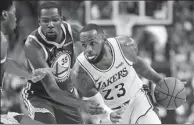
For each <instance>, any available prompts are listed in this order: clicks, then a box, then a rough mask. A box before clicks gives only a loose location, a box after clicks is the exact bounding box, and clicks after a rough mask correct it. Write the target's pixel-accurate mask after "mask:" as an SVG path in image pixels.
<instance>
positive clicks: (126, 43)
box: [116, 36, 138, 62]
mask: <svg viewBox="0 0 194 125" xmlns="http://www.w3.org/2000/svg"><path fill="white" fill-rule="evenodd" d="M116 39H117V41H118V42H119V43H120V45H121V49H122V51H123V53H124V55H125V57H126V58H127V59H128V60H130V61H132V62H136V60H137V55H138V46H137V44H136V42H135V40H134V39H133V38H131V37H128V36H120V37H116Z"/></svg>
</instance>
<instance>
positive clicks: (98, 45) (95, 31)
mask: <svg viewBox="0 0 194 125" xmlns="http://www.w3.org/2000/svg"><path fill="white" fill-rule="evenodd" d="M80 41H81V44H82V47H83V50H84V54H85V56H86V57H87V59H88V60H89V61H90V62H92V63H96V62H98V61H100V59H101V57H102V56H103V50H104V43H105V41H106V37H105V35H104V32H103V30H102V29H101V28H100V26H98V25H96V24H88V25H86V26H85V27H84V28H83V29H82V30H81V31H80Z"/></svg>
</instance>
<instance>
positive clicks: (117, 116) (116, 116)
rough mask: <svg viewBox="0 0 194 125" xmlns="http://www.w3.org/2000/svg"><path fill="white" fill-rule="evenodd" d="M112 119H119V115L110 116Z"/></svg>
mask: <svg viewBox="0 0 194 125" xmlns="http://www.w3.org/2000/svg"><path fill="white" fill-rule="evenodd" d="M112 118H114V119H121V115H118V114H115V115H113V116H112Z"/></svg>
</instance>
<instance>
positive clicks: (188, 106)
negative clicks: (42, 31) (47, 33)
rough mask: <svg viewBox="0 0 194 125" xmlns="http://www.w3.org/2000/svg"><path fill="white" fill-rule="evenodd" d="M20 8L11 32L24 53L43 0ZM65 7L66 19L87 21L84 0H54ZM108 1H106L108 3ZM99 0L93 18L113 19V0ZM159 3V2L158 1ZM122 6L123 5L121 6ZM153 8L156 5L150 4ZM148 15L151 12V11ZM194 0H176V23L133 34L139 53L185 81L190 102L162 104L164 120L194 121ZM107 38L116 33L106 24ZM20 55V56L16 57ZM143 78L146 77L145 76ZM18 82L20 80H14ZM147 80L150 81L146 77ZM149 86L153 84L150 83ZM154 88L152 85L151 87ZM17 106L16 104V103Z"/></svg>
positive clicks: (128, 7)
mask: <svg viewBox="0 0 194 125" xmlns="http://www.w3.org/2000/svg"><path fill="white" fill-rule="evenodd" d="M15 2H16V9H17V12H16V13H17V24H18V25H17V28H16V30H15V32H14V34H12V35H10V40H11V41H12V42H11V43H10V47H9V48H10V53H9V56H11V57H14V56H15V54H17V55H20V54H21V49H20V47H21V45H22V44H23V40H24V39H25V37H26V36H27V35H28V34H30V33H31V32H32V31H33V30H34V29H35V28H37V27H38V21H37V9H38V5H39V4H41V2H44V1H27V0H26V1H15ZM55 2H57V3H59V4H60V5H61V7H62V14H63V18H64V20H65V21H67V22H70V23H77V24H79V25H82V26H84V25H85V24H86V12H85V11H86V9H85V8H86V6H85V4H84V2H85V1H83V0H81V1H78V0H74V1H73V0H72V1H55ZM105 3H106V4H105ZM105 3H104V2H103V1H96V4H94V5H93V6H92V7H91V8H92V9H91V17H92V18H93V19H109V18H111V16H112V15H111V14H110V13H111V12H112V7H111V4H110V3H111V1H106V2H105ZM155 4H156V5H157V3H156V2H155ZM121 6H122V5H121ZM136 6H137V5H136V4H134V3H133V2H130V3H128V4H125V6H123V7H120V8H121V10H120V12H122V13H128V12H133V13H136V12H137V10H136V9H133V8H136ZM150 7H151V9H152V8H154V5H152V6H150ZM148 14H149V11H148ZM193 15H194V2H193V1H174V3H173V23H172V24H171V25H135V26H134V27H132V29H131V30H132V34H131V37H132V38H133V39H135V40H136V41H137V43H138V46H139V54H140V56H142V57H143V58H144V59H145V60H147V62H148V63H149V64H150V65H151V66H152V67H153V68H154V69H155V70H156V71H157V72H159V73H161V74H163V75H164V76H167V77H170V76H173V77H177V78H179V79H181V80H183V81H185V82H186V85H185V86H186V89H187V102H186V103H185V104H184V105H183V106H181V107H180V108H178V109H177V110H173V111H166V110H165V109H163V108H162V107H159V109H160V110H159V114H160V117H161V119H162V123H164V124H165V123H168V124H170V123H171V124H173V123H179V124H181V123H194V120H193V119H194V16H193ZM103 29H104V30H105V32H106V35H107V37H112V36H116V35H117V33H116V29H115V27H114V26H108V25H107V26H106V25H103ZM16 57H18V56H16ZM143 80H144V79H143ZM12 81H13V82H17V80H12ZM144 82H145V83H146V82H148V81H146V80H144ZM148 84H149V85H150V83H149V82H148ZM150 87H152V86H150ZM16 106H17V105H16Z"/></svg>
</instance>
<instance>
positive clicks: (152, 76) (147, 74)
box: [134, 57, 162, 84]
mask: <svg viewBox="0 0 194 125" xmlns="http://www.w3.org/2000/svg"><path fill="white" fill-rule="evenodd" d="M134 69H135V70H136V72H137V73H138V74H139V75H141V76H142V77H144V78H146V79H148V80H150V81H153V82H154V83H155V84H157V83H159V81H160V80H161V79H162V77H161V76H160V75H159V74H158V73H157V72H156V71H155V70H154V69H153V68H152V67H151V66H150V65H148V64H147V63H146V62H145V61H144V60H143V59H141V58H140V57H138V59H137V62H136V63H135V64H134Z"/></svg>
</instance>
